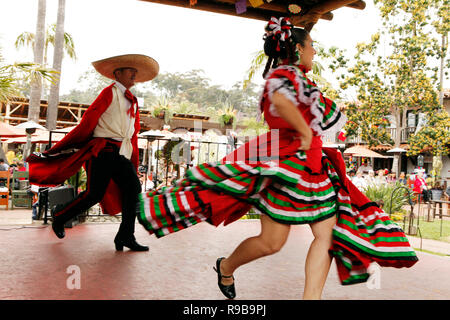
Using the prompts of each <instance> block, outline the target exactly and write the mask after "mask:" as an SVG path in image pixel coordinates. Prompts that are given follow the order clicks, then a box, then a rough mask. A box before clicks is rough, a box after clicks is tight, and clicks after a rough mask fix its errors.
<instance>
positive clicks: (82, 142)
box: [27, 84, 140, 215]
mask: <svg viewBox="0 0 450 320" xmlns="http://www.w3.org/2000/svg"><path fill="white" fill-rule="evenodd" d="M113 85H114V84H111V85H110V86H108V87H106V88H105V89H103V90H102V92H101V93H100V94H99V96H98V97H97V99H95V101H94V102H93V103H92V104H91V105H90V106H89V108H88V109H87V110H86V112H85V113H84V114H83V118H82V119H81V122H80V124H79V125H77V126H76V127H75V128H74V129H73V130H72V131H70V132H69V133H68V134H67V135H66V136H65V137H64V138H63V139H62V140H61V141H59V142H58V143H57V144H55V145H54V146H53V147H52V148H51V149H49V150H47V151H45V152H44V153H42V154H37V153H34V154H32V155H30V156H29V157H28V158H27V162H28V163H29V171H30V176H29V177H30V178H29V179H30V183H32V184H36V185H40V186H56V185H59V184H62V183H64V181H66V180H67V179H69V178H70V177H72V176H73V175H75V174H76V173H77V172H78V170H80V168H81V167H82V166H83V165H84V164H85V162H86V161H87V160H89V159H91V158H92V157H95V156H97V155H98V153H99V152H100V151H101V150H102V149H103V148H104V146H105V144H106V142H107V140H105V139H103V138H93V137H92V136H93V133H94V130H95V128H96V127H97V124H98V120H99V119H100V116H101V115H102V114H103V112H105V110H106V109H107V108H108V107H109V106H110V104H111V102H112V99H113V93H112V87H113ZM139 130H140V118H139V108H137V111H136V120H135V123H134V134H133V137H132V138H131V144H132V145H133V154H132V156H131V162H132V163H133V164H134V166H135V168H136V170H137V168H138V165H139V150H138V144H137V134H138V132H139ZM100 206H101V207H102V210H103V212H104V213H106V214H109V215H114V214H117V213H119V212H121V211H122V197H121V193H120V190H119V187H118V186H117V184H116V183H115V182H114V181H113V180H112V179H111V182H110V183H109V185H108V188H107V189H106V193H105V196H104V197H103V199H102V201H101V202H100Z"/></svg>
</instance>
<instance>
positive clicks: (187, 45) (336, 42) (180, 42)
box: [0, 0, 381, 94]
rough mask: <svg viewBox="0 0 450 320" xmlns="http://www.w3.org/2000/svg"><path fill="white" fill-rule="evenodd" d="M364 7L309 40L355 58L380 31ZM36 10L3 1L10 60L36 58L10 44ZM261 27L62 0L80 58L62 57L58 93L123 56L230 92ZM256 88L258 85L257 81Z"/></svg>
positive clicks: (31, 25)
mask: <svg viewBox="0 0 450 320" xmlns="http://www.w3.org/2000/svg"><path fill="white" fill-rule="evenodd" d="M186 1H188V0H186ZM365 2H366V4H367V5H366V8H365V9H364V10H357V9H352V8H346V7H343V8H340V9H338V10H335V11H334V12H333V14H334V18H333V20H332V21H327V20H320V21H319V22H318V23H317V24H316V25H315V27H314V28H313V31H312V33H311V36H312V38H313V39H314V40H316V41H319V42H320V43H322V44H323V45H325V46H326V47H330V46H337V47H339V48H345V49H347V51H348V52H350V53H353V52H355V50H354V48H355V46H356V44H357V43H358V42H365V41H369V40H370V36H371V35H372V34H373V33H375V32H376V31H377V30H378V28H379V27H380V26H381V21H380V18H379V17H378V11H377V9H376V8H375V7H374V5H373V2H372V0H365ZM37 6H38V0H14V1H10V0H8V1H5V0H2V1H0V12H2V19H0V47H1V48H2V54H3V57H4V59H5V60H6V61H7V62H10V63H12V62H16V61H17V62H18V61H21V62H24V61H32V60H33V55H32V50H31V48H23V49H20V50H16V49H15V47H14V42H15V39H16V38H17V36H18V35H19V34H20V33H22V32H24V31H29V32H33V33H35V31H36V19H37ZM57 7H58V1H57V0H47V15H46V24H51V23H56V16H57ZM265 24H266V22H264V21H259V20H253V19H246V18H241V17H234V16H228V15H223V14H215V13H209V12H204V11H200V10H192V9H185V8H178V7H174V6H167V5H160V4H154V3H150V2H144V1H138V0H66V16H65V31H66V32H68V33H70V34H71V35H72V37H73V38H74V42H75V49H76V53H77V56H78V59H77V60H76V61H73V60H71V59H70V58H68V57H65V58H64V60H63V65H62V76H61V85H60V94H65V93H68V92H69V91H70V90H71V89H74V88H76V87H77V86H78V84H77V81H78V78H79V76H80V75H81V74H82V73H84V72H85V71H87V70H89V69H92V66H91V62H92V61H96V60H99V59H104V58H107V57H110V56H115V55H120V54H126V53H141V54H146V55H148V56H151V57H152V58H154V59H156V60H157V61H158V63H159V66H160V72H172V73H174V72H180V73H183V72H186V71H189V70H192V69H203V70H204V71H205V76H206V77H207V78H209V79H210V80H211V84H213V85H220V86H222V87H223V88H231V86H232V85H233V84H235V83H236V82H238V81H243V80H244V78H245V74H246V71H247V69H248V67H249V65H250V62H251V59H252V57H253V54H254V53H255V52H257V51H258V50H261V49H262V47H263V40H262V36H263V34H264V25H265ZM49 61H50V62H51V61H52V60H51V57H50V58H49ZM326 75H328V76H329V77H330V78H331V79H329V80H330V81H332V82H333V80H334V79H332V77H333V75H332V74H326ZM255 83H257V84H262V78H261V76H260V75H257V76H256V78H255Z"/></svg>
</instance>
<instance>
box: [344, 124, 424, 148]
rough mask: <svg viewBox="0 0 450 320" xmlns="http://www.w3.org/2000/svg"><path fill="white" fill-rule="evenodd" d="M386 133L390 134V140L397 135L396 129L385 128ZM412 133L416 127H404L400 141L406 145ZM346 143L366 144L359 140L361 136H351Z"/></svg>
mask: <svg viewBox="0 0 450 320" xmlns="http://www.w3.org/2000/svg"><path fill="white" fill-rule="evenodd" d="M386 130H387V131H388V133H389V134H390V136H391V138H392V139H394V138H395V135H396V134H397V128H387V129H386ZM414 132H416V127H406V128H403V129H402V130H401V132H400V141H401V142H402V143H406V142H408V139H409V137H410V136H411V135H413V134H414ZM346 142H347V143H361V144H365V143H367V142H366V141H365V140H363V139H362V138H361V136H359V135H358V136H351V137H349V138H347V141H346Z"/></svg>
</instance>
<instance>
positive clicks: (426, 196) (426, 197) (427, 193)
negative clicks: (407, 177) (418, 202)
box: [422, 190, 431, 202]
mask: <svg viewBox="0 0 450 320" xmlns="http://www.w3.org/2000/svg"><path fill="white" fill-rule="evenodd" d="M422 196H423V201H424V202H428V201H430V199H431V191H430V190H423V191H422Z"/></svg>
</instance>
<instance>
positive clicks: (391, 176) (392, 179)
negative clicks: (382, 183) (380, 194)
mask: <svg viewBox="0 0 450 320" xmlns="http://www.w3.org/2000/svg"><path fill="white" fill-rule="evenodd" d="M386 180H387V182H388V183H392V184H395V182H396V181H397V178H396V177H395V173H390V174H388V175H387V177H386Z"/></svg>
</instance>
